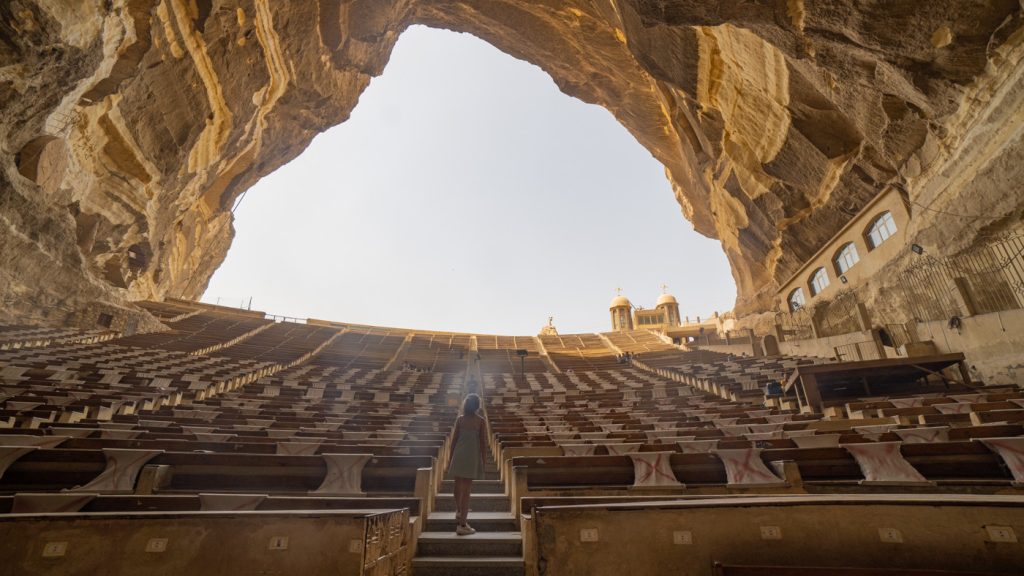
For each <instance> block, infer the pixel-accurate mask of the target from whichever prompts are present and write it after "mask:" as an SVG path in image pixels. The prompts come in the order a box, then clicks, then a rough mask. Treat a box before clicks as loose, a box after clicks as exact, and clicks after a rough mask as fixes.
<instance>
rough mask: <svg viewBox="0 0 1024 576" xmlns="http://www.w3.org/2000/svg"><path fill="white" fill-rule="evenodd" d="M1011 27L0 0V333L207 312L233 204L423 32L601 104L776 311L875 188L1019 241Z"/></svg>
mask: <svg viewBox="0 0 1024 576" xmlns="http://www.w3.org/2000/svg"><path fill="white" fill-rule="evenodd" d="M1022 22H1024V19H1022V6H1021V3H1020V1H1019V0H1012V1H1011V0H990V1H985V2H982V1H979V0H934V1H932V2H928V3H922V2H920V1H918V0H889V1H881V0H861V1H858V2H849V1H848V0H822V1H816V2H804V1H803V0H771V1H770V0H760V1H751V0H747V1H742V2H741V1H732V0H724V1H718V0H715V1H712V0H702V1H697V0H567V1H553V0H532V1H527V0H463V1H458V2H456V1H442V0H309V1H305V0H304V1H298V0H295V1H278V0H238V1H228V0H160V1H156V0H75V1H70V0H68V1H58V0H10V1H8V2H5V3H3V4H2V5H0V248H2V250H0V299H2V307H0V321H11V320H26V319H30V320H32V321H47V322H65V323H66V322H71V321H75V322H78V323H82V322H84V323H88V318H87V314H86V313H85V312H83V311H85V310H89V309H90V307H95V306H106V307H112V308H116V309H117V310H122V311H125V312H126V313H128V312H129V311H131V310H132V308H131V306H130V304H129V303H130V301H132V300H136V299H141V298H157V299H159V298H162V297H165V296H173V297H181V298H197V297H199V296H200V295H201V294H202V292H203V290H204V289H205V286H206V284H207V282H208V280H209V278H210V276H211V275H212V274H213V272H214V271H215V270H216V268H217V266H218V265H219V264H220V262H221V261H222V260H223V258H224V256H225V254H226V252H227V249H228V246H229V245H230V243H231V240H232V225H231V220H232V216H231V208H232V206H233V204H234V202H235V200H236V199H237V198H238V197H239V195H240V194H241V193H242V192H244V191H245V190H246V189H247V188H248V187H249V186H251V185H252V184H253V183H254V182H255V181H256V180H258V179H259V178H260V177H262V176H263V175H266V174H268V173H270V172H272V171H273V170H274V169H276V168H277V167H278V166H281V165H282V164H284V163H286V162H287V161H289V160H290V159H292V158H293V157H295V156H296V155H298V154H299V153H301V152H302V150H303V149H304V148H305V147H306V146H307V145H308V144H309V142H310V141H311V140H312V138H313V137H314V136H315V135H316V134H318V133H319V132H321V131H323V130H325V129H327V128H328V127H330V126H333V125H335V124H337V123H339V122H343V121H344V120H345V119H346V118H347V117H348V115H349V114H350V112H351V111H352V109H353V108H354V107H355V105H356V103H357V101H358V98H359V95H360V93H361V92H362V90H363V89H364V88H365V87H366V86H367V84H368V83H369V81H370V79H371V78H372V77H373V76H375V75H378V74H380V73H381V71H382V70H383V67H384V65H385V64H386V62H387V59H388V57H389V54H390V51H391V49H392V47H393V46H394V43H395V41H396V40H397V38H398V36H399V35H400V34H401V32H402V30H404V29H405V28H406V27H407V26H409V25H411V24H426V25H429V26H435V27H442V28H449V29H452V30H458V31H463V32H468V33H471V34H474V35H476V36H479V37H480V38H483V39H484V40H487V41H488V42H491V43H492V44H494V45H495V46H497V47H498V48H499V49H501V50H504V51H506V52H508V53H509V54H511V55H513V56H515V57H518V58H522V59H524V60H527V61H529V62H532V63H534V64H537V65H538V66H540V67H542V68H543V69H544V70H545V71H547V72H548V73H549V74H550V75H551V76H552V78H554V80H555V82H556V83H557V84H558V86H559V87H560V88H561V89H562V90H563V91H564V92H565V93H567V94H569V95H571V96H575V97H577V98H580V99H582V100H584V101H587V102H591V103H595V104H599V105H602V106H604V107H606V108H607V109H609V110H610V111H611V112H612V113H613V114H614V115H615V116H616V117H617V118H618V119H619V121H620V122H622V124H623V125H624V126H625V127H626V128H627V129H629V130H630V131H631V132H632V133H633V134H634V135H635V136H636V138H637V140H638V141H639V142H640V143H641V144H642V145H644V146H645V147H646V148H647V149H648V150H650V151H651V153H652V154H653V155H654V156H655V157H656V158H658V159H659V160H660V161H661V162H662V163H663V164H664V165H665V167H666V175H667V177H668V178H669V180H670V181H671V182H672V185H673V189H674V190H675V194H676V198H677V200H678V201H679V204H680V207H681V210H682V214H683V216H685V217H686V218H687V219H688V220H690V222H692V223H693V225H694V227H695V228H696V229H697V230H698V231H699V232H701V233H702V234H705V235H707V236H711V237H715V238H718V239H719V240H721V242H722V246H723V249H724V250H725V252H726V254H727V255H728V257H729V260H730V262H731V263H732V269H733V274H734V276H735V279H736V282H737V286H738V290H739V298H738V301H737V311H738V312H741V313H747V312H757V311H763V310H766V309H767V308H768V307H769V306H770V305H771V302H770V297H771V296H772V295H773V294H774V292H775V290H777V288H778V282H779V281H780V280H783V279H785V278H786V277H788V276H789V275H790V274H792V272H793V271H794V270H795V269H796V267H798V266H799V264H800V263H801V262H802V261H803V260H804V259H806V258H807V257H809V256H810V255H812V254H813V253H814V252H815V250H817V248H818V247H820V246H821V245H822V244H823V243H824V242H825V241H826V240H827V239H828V238H829V237H830V236H831V235H832V234H833V233H834V232H835V231H836V230H837V229H838V228H839V227H840V226H841V225H842V224H843V223H844V222H846V221H847V219H848V218H849V217H850V216H851V215H852V214H854V213H855V212H856V211H857V210H858V209H859V208H860V207H861V206H863V205H864V204H865V203H866V202H867V201H868V200H869V199H871V198H872V197H873V196H874V195H875V194H876V193H877V192H878V191H879V190H881V189H883V188H884V187H886V186H896V187H897V188H898V189H899V190H901V191H902V193H903V194H904V195H905V198H906V201H907V202H908V203H909V205H910V207H911V210H912V212H913V213H914V229H913V230H912V231H910V232H911V237H913V238H915V239H917V240H918V241H919V242H920V243H923V244H925V245H927V246H928V247H929V248H930V249H932V250H936V251H939V252H942V251H954V250H959V249H963V248H965V247H968V246H970V245H971V244H972V242H974V241H975V239H976V238H977V236H978V234H980V233H985V232H988V231H992V230H996V229H1000V228H1006V227H1012V226H1016V225H1018V223H1019V222H1020V221H1021V215H1022V211H1024V195H1022V194H1021V192H1020V183H1021V181H1022V176H1024V175H1022V174H1021V173H1020V170H1021V168H1020V167H1021V166H1022V165H1024V163H1021V162H1018V161H1016V159H1017V158H1019V157H1020V156H1021V154H1022V150H1024V148H1022V147H1021V145H1020V135H1021V129H1022V126H1024V114H1022V112H1021V111H1022V110H1024V105H1022V104H1024V102H1022V100H1024V94H1022V93H1024V82H1021V77H1020V76H1021V74H1022V68H1024V67H1022V66H1021V63H1020V60H1021V57H1022V54H1024V32H1022V26H1021V25H1022ZM965 213H967V214H970V215H971V217H970V218H965V217H962V215H963V214H965ZM681 224H682V223H681ZM951 240H953V241H951ZM83 318H84V320H83Z"/></svg>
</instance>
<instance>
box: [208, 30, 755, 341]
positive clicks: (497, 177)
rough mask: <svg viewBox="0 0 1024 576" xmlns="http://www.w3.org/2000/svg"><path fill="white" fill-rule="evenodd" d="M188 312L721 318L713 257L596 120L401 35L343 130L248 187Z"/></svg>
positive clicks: (590, 323) (570, 322) (439, 39)
mask: <svg viewBox="0 0 1024 576" xmlns="http://www.w3.org/2000/svg"><path fill="white" fill-rule="evenodd" d="M235 231H236V236H235V240H234V243H233V244H232V246H231V249H230V250H229V251H228V255H227V258H226V259H225V261H224V263H223V264H222V265H221V267H220V268H219V269H218V270H217V272H216V273H215V274H214V276H213V278H212V279H211V281H210V284H209V287H208V288H207V291H206V293H205V294H204V296H203V298H202V300H203V301H204V302H210V303H220V304H221V305H227V306H241V305H245V306H248V305H249V302H250V299H251V302H252V304H251V306H252V309H254V310H262V311H265V312H267V313H270V314H276V315H281V316H291V317H295V318H318V319H323V320H334V321H338V322H351V323H358V324H372V325H379V326H392V327H401V328H420V329H425V330H442V331H458V332H475V333H483V334H513V335H529V334H536V333H537V331H538V330H539V329H540V328H541V327H542V326H543V325H544V324H546V323H547V319H548V316H554V324H555V326H556V327H557V328H558V331H559V332H560V333H563V334H568V333H577V332H601V331H608V330H610V320H609V314H608V303H609V302H610V301H611V299H612V298H613V297H615V295H616V288H622V293H623V294H624V295H625V296H627V297H628V298H629V299H630V300H631V301H632V302H633V304H634V305H639V306H644V307H652V306H653V305H654V302H655V300H656V299H657V297H658V295H659V294H660V293H661V285H662V284H667V285H668V291H669V292H670V293H672V294H674V295H675V296H676V298H677V299H678V300H679V303H680V312H681V313H682V314H683V315H689V316H691V317H692V316H697V315H701V316H706V315H708V314H709V313H710V312H712V311H715V310H717V311H722V312H724V311H726V310H729V309H731V308H732V306H733V302H734V300H735V298H736V288H735V284H734V282H733V279H732V275H731V273H730V271H729V266H728V263H727V261H726V258H725V254H724V253H723V252H722V249H721V246H720V245H719V243H718V242H717V241H715V240H710V239H707V238H705V237H703V236H701V235H699V234H697V233H696V232H694V231H693V226H692V225H691V224H690V223H689V222H688V221H686V220H685V219H684V218H683V216H682V213H681V211H680V209H679V205H678V204H677V203H676V201H675V199H674V197H673V194H672V189H671V186H670V185H669V183H668V180H667V179H666V177H665V172H664V167H663V166H662V165H661V164H660V163H659V162H658V161H657V160H655V159H654V158H653V157H652V156H651V155H650V153H649V152H648V151H647V150H645V149H644V148H643V147H642V146H640V144H638V143H637V141H636V140H635V139H634V138H633V136H632V135H631V134H629V132H627V131H626V129H625V128H623V127H622V125H620V124H619V123H618V121H616V120H615V118H614V117H613V116H612V115H611V113H609V112H608V111H607V110H605V109H603V108H601V107H598V106H593V105H589V104H585V103H583V102H581V101H579V100H576V99H574V98H572V97H570V96H567V95H565V94H563V93H561V92H560V91H559V90H558V88H557V87H556V86H555V84H554V82H553V81H552V80H551V78H550V76H548V75H547V73H545V72H544V71H542V70H541V69H540V68H538V67H536V66H534V65H532V64H529V63H526V62H523V61H521V60H516V59H515V58H513V57H511V56H509V55H507V54H504V53H502V52H500V51H498V50H497V49H496V48H494V47H493V46H491V45H490V44H487V43H486V42H484V41H482V40H480V39H478V38H476V37H474V36H470V35H468V34H460V33H455V32H449V31H443V30H435V29H430V28H425V27H422V26H415V27H412V28H410V29H409V30H407V31H406V32H405V33H404V34H403V35H402V36H401V38H399V40H398V43H397V45H396V46H395V49H394V52H393V54H392V56H391V60H390V62H389V63H388V65H387V67H386V68H385V70H384V73H383V74H382V75H381V76H380V77H378V78H375V79H374V80H373V81H372V82H371V84H370V86H369V87H368V88H367V89H366V91H365V92H364V93H363V94H362V95H361V97H360V99H359V104H358V105H357V106H356V108H355V110H354V111H353V112H352V116H351V118H350V119H349V120H348V121H346V122H344V123H342V124H340V125H338V126H335V127H333V128H331V129H329V130H327V131H326V132H324V133H322V134H320V135H319V136H317V137H316V138H315V139H314V140H313V142H312V144H311V145H310V146H309V147H308V148H307V149H306V150H305V151H304V152H303V153H302V154H301V155H300V156H298V157H297V158H295V159H294V160H293V161H292V162H290V163H288V164H287V165H285V166H282V167H281V168H279V169H278V170H277V171H275V172H274V173H272V174H270V175H268V176H266V177H265V178H263V179H262V180H260V181H259V182H258V183H257V184H256V185H255V186H253V187H252V188H251V189H250V190H249V191H248V192H247V193H246V194H245V196H244V198H242V200H241V201H240V203H239V204H238V207H237V208H236V210H235Z"/></svg>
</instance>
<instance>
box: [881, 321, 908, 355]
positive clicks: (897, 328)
mask: <svg viewBox="0 0 1024 576" xmlns="http://www.w3.org/2000/svg"><path fill="white" fill-rule="evenodd" d="M885 331H886V333H888V334H889V338H890V339H891V340H892V346H893V348H896V349H897V350H899V349H900V347H902V346H906V345H907V344H910V343H911V342H913V341H914V339H913V338H912V337H911V336H910V331H909V330H907V327H906V326H904V325H903V324H886V325H885Z"/></svg>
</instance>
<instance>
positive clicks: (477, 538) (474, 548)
mask: <svg viewBox="0 0 1024 576" xmlns="http://www.w3.org/2000/svg"><path fill="white" fill-rule="evenodd" d="M471 520H472V519H471ZM522 554H523V536H522V534H521V533H519V532H477V533H476V534H470V535H468V536H459V535H457V534H455V531H454V530H452V531H449V532H423V533H421V534H420V537H419V539H418V540H417V544H416V555H417V557H420V556H423V557H426V556H458V557H460V558H461V557H471V556H477V557H479V556H510V557H511V556H522Z"/></svg>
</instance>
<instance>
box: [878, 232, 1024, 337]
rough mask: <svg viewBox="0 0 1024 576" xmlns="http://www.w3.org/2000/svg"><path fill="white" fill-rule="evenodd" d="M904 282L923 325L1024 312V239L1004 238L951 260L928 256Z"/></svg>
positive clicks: (905, 294)
mask: <svg viewBox="0 0 1024 576" xmlns="http://www.w3.org/2000/svg"><path fill="white" fill-rule="evenodd" d="M898 283H899V286H900V288H901V290H902V292H903V297H904V300H905V301H906V303H907V305H908V307H909V308H910V310H911V311H913V313H914V316H915V317H916V318H917V319H918V320H948V319H949V318H950V317H952V316H959V315H962V314H965V313H972V314H985V313H990V312H1000V311H1003V310H1013V309H1016V308H1021V307H1024V236H1022V235H1009V236H1003V237H999V238H996V239H995V240H993V241H991V242H989V243H988V244H984V245H981V246H978V247H976V248H973V249H970V250H968V251H966V252H963V253H961V254H958V255H956V256H953V257H950V258H935V257H932V256H929V255H927V254H922V255H920V256H919V260H918V261H917V262H915V263H914V264H913V265H912V266H911V267H910V268H908V269H907V270H906V271H904V272H903V273H902V274H901V275H900V277H899V278H898ZM961 301H965V302H964V303H963V304H962V303H961ZM965 305H966V306H967V307H968V308H969V310H964V306H965Z"/></svg>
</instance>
